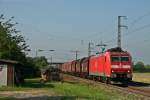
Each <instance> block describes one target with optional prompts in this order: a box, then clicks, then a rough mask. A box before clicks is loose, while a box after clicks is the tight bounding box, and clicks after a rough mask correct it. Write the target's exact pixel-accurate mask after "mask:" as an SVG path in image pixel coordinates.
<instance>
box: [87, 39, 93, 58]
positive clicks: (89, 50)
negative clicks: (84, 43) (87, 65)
mask: <svg viewBox="0 0 150 100" xmlns="http://www.w3.org/2000/svg"><path fill="white" fill-rule="evenodd" d="M91 45H93V43H92V42H89V44H88V57H90V56H91V52H92V51H91V49H92V47H91Z"/></svg>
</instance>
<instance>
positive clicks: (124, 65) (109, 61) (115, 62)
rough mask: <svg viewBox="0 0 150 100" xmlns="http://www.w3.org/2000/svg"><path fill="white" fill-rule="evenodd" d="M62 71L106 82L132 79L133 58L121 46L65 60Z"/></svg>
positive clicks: (123, 81)
mask: <svg viewBox="0 0 150 100" xmlns="http://www.w3.org/2000/svg"><path fill="white" fill-rule="evenodd" d="M61 70H62V72H64V73H68V74H71V75H75V76H80V77H83V78H90V79H94V80H98V81H102V82H106V83H108V84H109V83H111V82H122V83H126V82H129V81H131V80H132V58H131V55H130V53H128V52H127V51H123V50H122V49H121V48H119V47H116V48H111V49H108V50H106V51H105V52H103V53H101V54H99V55H96V56H90V57H84V58H82V59H78V60H74V61H70V62H65V63H64V64H63V65H62V68H61Z"/></svg>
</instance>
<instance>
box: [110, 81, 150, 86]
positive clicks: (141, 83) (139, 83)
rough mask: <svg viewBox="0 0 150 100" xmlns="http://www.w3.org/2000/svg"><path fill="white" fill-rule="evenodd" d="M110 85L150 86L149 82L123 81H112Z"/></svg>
mask: <svg viewBox="0 0 150 100" xmlns="http://www.w3.org/2000/svg"><path fill="white" fill-rule="evenodd" d="M112 85H115V86H119V87H128V86H134V87H150V83H144V82H136V81H131V82H123V83H120V82H119V83H113V84H112Z"/></svg>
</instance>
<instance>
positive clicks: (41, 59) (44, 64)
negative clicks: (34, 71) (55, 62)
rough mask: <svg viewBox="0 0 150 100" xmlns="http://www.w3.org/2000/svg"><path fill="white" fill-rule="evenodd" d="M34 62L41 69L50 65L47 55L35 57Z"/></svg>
mask: <svg viewBox="0 0 150 100" xmlns="http://www.w3.org/2000/svg"><path fill="white" fill-rule="evenodd" d="M33 63H34V65H35V67H37V68H39V69H41V68H44V67H47V65H48V61H47V59H46V58H45V56H41V57H35V58H33Z"/></svg>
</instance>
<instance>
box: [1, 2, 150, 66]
mask: <svg viewBox="0 0 150 100" xmlns="http://www.w3.org/2000/svg"><path fill="white" fill-rule="evenodd" d="M0 14H4V15H5V17H7V18H10V17H11V16H15V21H17V22H18V23H19V25H17V28H18V29H19V30H21V31H22V33H23V35H24V37H25V39H26V41H27V43H28V45H29V46H30V48H31V50H32V51H31V52H30V53H29V55H30V56H35V55H36V53H35V51H36V50H38V49H43V50H45V51H43V52H38V56H46V57H47V58H50V57H51V56H52V57H53V61H67V60H72V59H75V54H74V53H73V52H71V51H72V50H79V51H80V52H79V55H78V57H79V58H81V57H83V56H87V48H88V42H93V43H94V45H93V48H94V51H95V50H98V48H97V47H96V46H95V45H97V44H99V43H100V42H101V41H103V43H105V44H107V45H108V46H107V48H111V47H115V46H116V45H117V18H118V16H127V20H126V19H122V24H124V25H127V26H128V29H122V47H123V48H124V49H125V50H127V51H129V52H130V53H131V55H132V56H133V60H134V61H144V62H145V63H146V64H150V19H149V18H150V0H0ZM50 49H54V50H55V51H54V52H50V51H48V50H50ZM93 54H94V53H93Z"/></svg>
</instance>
